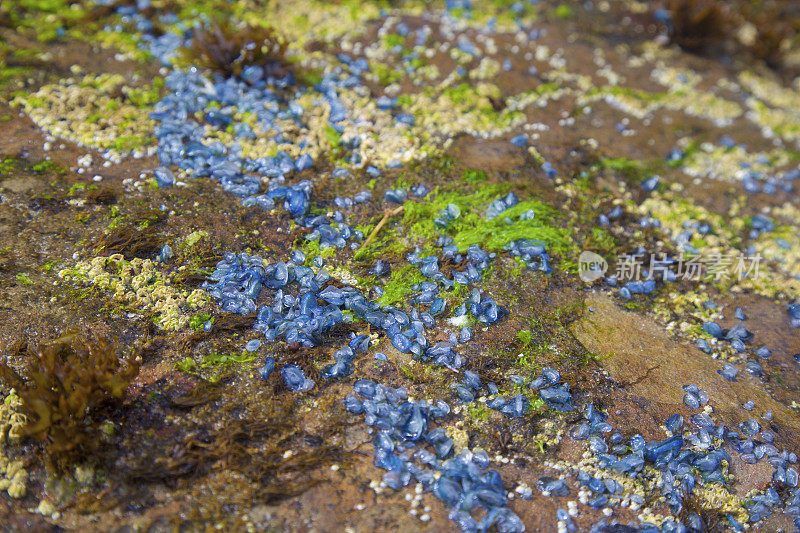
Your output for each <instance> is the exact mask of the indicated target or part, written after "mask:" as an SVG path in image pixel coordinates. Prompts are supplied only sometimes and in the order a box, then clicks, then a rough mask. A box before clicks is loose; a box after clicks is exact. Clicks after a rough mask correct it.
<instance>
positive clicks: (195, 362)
mask: <svg viewBox="0 0 800 533" xmlns="http://www.w3.org/2000/svg"><path fill="white" fill-rule="evenodd" d="M257 359H258V356H257V355H256V354H254V353H249V352H241V353H239V352H232V353H220V352H211V353H208V354H205V355H204V356H202V357H201V358H199V359H195V358H192V357H184V358H183V359H181V360H180V361H178V363H177V364H176V365H175V368H176V369H178V370H180V371H181V372H186V373H187V374H194V375H198V376H202V377H203V378H204V379H206V380H207V381H208V382H210V383H217V382H218V381H219V380H220V379H221V378H222V377H223V376H224V375H225V374H226V373H227V372H228V371H229V370H232V369H234V368H236V367H247V366H249V365H251V364H253V363H255V362H256V360H257Z"/></svg>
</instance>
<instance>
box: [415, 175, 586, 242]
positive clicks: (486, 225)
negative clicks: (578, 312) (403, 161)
mask: <svg viewBox="0 0 800 533" xmlns="http://www.w3.org/2000/svg"><path fill="white" fill-rule="evenodd" d="M506 192H507V187H504V186H501V185H500V186H491V187H484V188H483V189H481V190H479V191H476V192H474V193H458V192H449V193H439V192H438V191H434V192H433V193H431V195H430V198H431V199H426V200H425V201H423V202H406V203H405V204H404V206H405V215H404V216H403V225H404V226H406V227H409V228H410V230H411V233H412V234H414V235H416V236H417V237H419V238H421V239H423V240H424V241H431V240H433V239H434V238H436V237H437V236H438V235H447V236H449V237H452V238H453V240H454V241H455V244H456V246H458V249H459V250H460V251H462V252H464V251H466V249H467V248H469V247H470V246H472V245H473V244H477V245H480V246H481V247H482V248H484V249H486V250H501V249H503V247H504V246H505V245H507V244H508V243H510V242H512V241H515V240H518V239H533V240H540V241H542V242H544V243H545V244H546V245H547V247H548V250H550V251H552V252H556V253H560V254H566V253H569V252H570V251H572V250H573V245H572V240H571V237H570V233H569V231H567V230H565V229H563V228H559V227H557V226H555V225H554V224H555V222H556V221H557V220H558V218H559V217H558V213H557V212H556V210H555V209H554V208H553V207H551V206H549V205H548V204H546V203H544V202H541V201H539V200H525V201H523V202H519V203H518V204H517V205H515V206H513V207H511V208H509V209H506V210H505V211H503V212H502V213H500V214H499V215H498V216H496V217H494V218H492V219H487V218H486V217H485V215H484V213H485V211H486V208H487V207H488V205H489V204H490V203H491V201H492V200H494V199H496V198H498V197H500V196H501V195H503V194H504V193H506ZM448 205H455V206H457V207H458V209H459V210H460V215H459V217H458V218H457V219H455V220H453V221H451V222H450V223H449V224H448V225H447V226H444V227H443V226H442V225H441V224H440V223H439V222H437V218H439V217H440V213H441V212H442V211H443V210H445V209H447V206H448ZM531 213H532V215H531Z"/></svg>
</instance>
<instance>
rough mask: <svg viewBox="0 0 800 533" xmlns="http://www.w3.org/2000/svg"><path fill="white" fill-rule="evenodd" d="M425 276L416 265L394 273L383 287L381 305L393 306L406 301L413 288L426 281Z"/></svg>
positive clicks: (404, 267)
mask: <svg viewBox="0 0 800 533" xmlns="http://www.w3.org/2000/svg"><path fill="white" fill-rule="evenodd" d="M425 279H426V278H425V276H423V275H422V273H421V272H420V271H419V269H418V268H417V267H415V266H414V265H404V266H403V267H401V268H398V269H396V270H394V271H392V275H391V278H390V279H389V281H388V282H387V283H386V285H385V286H384V287H383V295H382V296H381V297H380V298H379V299H378V303H379V304H381V305H393V304H396V303H399V302H402V301H403V300H405V297H406V296H407V295H408V294H410V293H411V287H412V286H414V285H416V284H418V283H422V282H423V281H425Z"/></svg>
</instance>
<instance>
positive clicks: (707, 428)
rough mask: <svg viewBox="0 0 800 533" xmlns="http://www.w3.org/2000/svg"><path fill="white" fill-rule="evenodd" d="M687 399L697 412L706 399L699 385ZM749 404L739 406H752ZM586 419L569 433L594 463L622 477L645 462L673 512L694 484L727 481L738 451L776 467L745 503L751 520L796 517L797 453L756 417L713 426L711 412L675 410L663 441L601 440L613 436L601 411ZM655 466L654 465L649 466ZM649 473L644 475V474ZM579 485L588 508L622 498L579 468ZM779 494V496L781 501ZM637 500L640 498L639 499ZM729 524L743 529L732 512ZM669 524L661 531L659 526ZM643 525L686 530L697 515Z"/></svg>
mask: <svg viewBox="0 0 800 533" xmlns="http://www.w3.org/2000/svg"><path fill="white" fill-rule="evenodd" d="M684 391H685V392H686V394H685V396H684V403H685V404H686V405H687V406H688V407H690V408H691V409H700V408H701V407H702V406H704V405H706V404H707V403H708V399H709V398H708V394H707V393H705V392H704V391H703V390H701V389H700V388H699V387H697V386H696V385H693V384H691V385H687V386H685V387H684ZM754 406H755V404H754V402H748V403H747V404H745V405H744V406H743V407H744V408H745V409H746V410H748V411H751V410H752V409H753V408H754ZM584 418H585V420H584V421H583V422H581V423H579V424H578V425H576V426H574V427H573V428H572V429H571V430H570V436H571V437H572V438H574V439H577V440H584V439H586V440H588V444H589V449H590V450H591V452H592V453H593V455H595V456H596V457H597V458H598V459H599V463H598V464H599V466H600V467H601V468H603V469H605V470H608V471H611V472H614V473H615V474H619V475H627V476H635V475H637V474H639V473H642V472H643V469H644V468H645V466H649V467H650V468H651V469H654V470H656V471H658V472H659V475H660V484H659V486H660V496H662V497H664V499H665V501H666V503H667V504H668V505H669V506H670V508H671V510H672V511H673V513H675V514H678V513H680V512H681V511H682V510H683V508H684V505H685V500H686V498H688V497H690V496H691V494H692V493H693V491H694V489H695V487H696V486H697V484H698V482H701V483H702V484H704V485H707V484H724V483H725V482H726V481H727V480H726V474H725V472H726V470H725V465H726V464H729V463H730V461H731V458H730V455H729V454H730V453H737V454H739V456H740V458H741V460H742V461H744V462H746V463H750V464H755V463H757V462H759V461H761V460H764V459H765V460H767V461H768V462H769V463H770V465H772V467H773V468H774V473H773V477H772V479H773V483H772V486H770V487H768V488H767V489H766V490H765V491H764V492H763V494H754V495H751V497H750V498H749V499H748V500H747V501H746V502H745V508H746V509H747V512H748V516H749V521H750V522H751V523H757V522H759V521H761V520H763V519H764V518H766V517H768V516H770V515H771V514H773V512H778V511H783V512H786V513H788V514H792V515H795V516H800V487H798V485H800V481H799V480H798V470H797V467H796V466H793V465H796V464H797V455H796V454H794V453H791V452H788V451H786V450H779V449H778V448H777V447H776V446H775V445H774V444H773V441H774V438H775V435H774V434H773V432H772V431H770V430H769V429H764V428H763V427H762V426H761V424H760V423H759V421H758V420H756V419H755V418H749V419H748V420H746V421H745V422H742V423H741V424H740V425H739V427H738V431H737V430H734V429H731V428H727V427H726V426H725V425H724V424H715V423H714V421H713V420H712V419H711V417H710V416H709V415H708V414H707V413H705V412H700V413H698V414H695V415H692V416H691V417H690V420H689V424H686V420H685V419H684V417H683V416H682V415H680V414H674V415H672V416H671V417H669V419H667V421H666V423H665V427H666V428H667V429H668V430H669V432H670V433H671V434H672V436H670V437H668V438H666V439H664V440H661V441H647V440H645V439H644V438H643V437H642V436H641V435H638V434H637V435H634V436H633V437H631V438H630V439H628V440H627V441H626V439H625V438H624V437H623V435H622V434H621V433H618V432H616V433H613V434H611V435H610V437H609V439H608V440H606V439H605V438H604V437H603V436H602V434H606V433H611V432H612V431H613V428H612V426H611V425H610V424H608V423H607V422H606V421H605V420H606V415H605V414H604V413H602V412H600V411H599V410H597V409H595V408H594V406H592V405H591V404H589V405H587V406H586V408H585V410H584ZM761 418H762V420H764V421H765V422H767V423H769V422H770V421H771V420H772V413H771V412H770V411H767V412H765V413H764V414H763V415H762V417H761ZM651 471H652V470H651ZM648 475H649V474H648ZM577 482H578V484H579V485H581V486H583V487H587V488H589V489H590V490H591V491H592V492H593V493H594V495H595V496H594V498H592V499H591V500H590V501H589V506H590V507H593V508H602V507H606V506H607V505H608V504H609V497H610V496H611V495H619V494H620V493H621V487H617V484H616V482H614V481H613V480H610V479H607V478H602V477H597V476H593V475H591V474H590V473H588V472H586V471H584V470H579V471H578V472H577ZM541 487H543V489H542V490H547V492H548V493H549V494H551V495H554V496H558V495H567V494H568V492H569V491H568V488H567V487H566V484H565V483H564V481H563V480H553V479H551V478H546V479H544V480H543V481H542V485H541ZM779 494H784V495H785V497H784V498H781V497H780V496H779ZM638 498H639V500H641V501H637V503H638V504H639V505H642V504H643V503H644V501H643V499H642V498H641V497H638ZM727 520H728V522H729V525H730V526H731V527H732V528H733V529H734V530H736V531H743V526H742V524H740V523H739V522H738V521H737V519H736V518H735V517H734V516H733V515H728V516H727ZM665 525H666V527H667V529H664V527H665ZM640 527H645V528H648V527H649V528H654V529H649V530H651V531H688V528H696V529H702V528H701V522H700V520H699V517H697V516H696V515H693V514H690V515H689V516H688V519H687V524H682V523H679V522H672V521H670V522H668V523H665V524H662V527H661V529H658V528H657V527H656V526H655V525H654V524H647V523H644V524H640Z"/></svg>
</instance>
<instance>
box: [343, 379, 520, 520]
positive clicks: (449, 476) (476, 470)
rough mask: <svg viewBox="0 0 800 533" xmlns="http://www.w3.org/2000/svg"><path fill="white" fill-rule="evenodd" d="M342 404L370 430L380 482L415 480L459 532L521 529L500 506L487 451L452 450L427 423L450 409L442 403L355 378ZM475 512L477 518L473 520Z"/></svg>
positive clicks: (498, 482)
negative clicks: (412, 398) (381, 473)
mask: <svg viewBox="0 0 800 533" xmlns="http://www.w3.org/2000/svg"><path fill="white" fill-rule="evenodd" d="M344 404H345V408H346V409H347V410H348V411H349V412H351V413H354V414H358V415H363V416H364V419H365V421H366V423H367V424H368V425H369V426H370V427H372V428H373V430H374V436H373V445H374V463H375V466H378V467H379V468H382V469H384V470H386V471H387V472H386V474H384V476H383V482H384V484H385V485H386V486H388V487H390V488H392V489H394V490H400V489H401V488H403V487H405V486H408V484H409V483H411V482H412V480H414V481H416V482H417V483H418V484H419V485H421V487H422V489H423V490H424V491H426V492H428V491H430V492H432V493H433V494H434V495H435V496H436V497H437V498H439V499H440V500H441V501H442V502H444V503H445V504H446V505H447V506H448V508H449V509H450V518H451V519H452V520H454V521H455V522H456V524H458V525H459V527H461V529H462V530H463V531H488V530H489V529H490V528H492V527H496V528H497V530H498V531H504V532H509V533H511V532H521V531H524V530H525V526H524V525H523V524H522V521H521V520H520V519H519V517H517V516H516V515H515V514H514V513H513V512H512V511H511V510H510V509H508V508H507V507H506V504H507V496H506V490H505V489H504V487H503V481H502V479H501V477H500V474H499V473H498V472H497V471H495V470H490V469H489V466H490V464H491V460H490V459H489V456H488V454H487V453H486V452H485V451H483V450H475V451H470V450H468V449H463V450H461V451H460V452H458V453H454V451H455V443H454V442H453V439H452V438H450V437H449V436H448V435H447V433H446V432H445V431H444V430H443V429H442V428H441V427H435V428H434V427H432V425H433V422H434V421H435V420H440V419H443V418H444V417H446V416H447V415H448V414H449V413H450V407H449V405H448V404H447V403H446V402H444V401H442V400H437V401H434V402H432V403H431V402H427V401H424V400H423V401H409V399H408V392H407V391H406V390H405V389H404V388H397V389H395V388H392V387H387V386H384V385H381V384H379V383H375V382H374V381H371V380H367V379H359V380H357V381H356V382H355V384H354V385H353V394H349V395H348V396H347V397H346V398H345V400H344ZM479 511H483V516H482V517H481V518H479V519H476V518H475V516H476V514H477V513H478V512H479Z"/></svg>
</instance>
